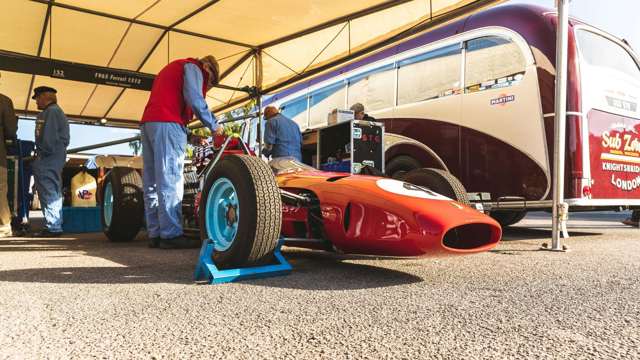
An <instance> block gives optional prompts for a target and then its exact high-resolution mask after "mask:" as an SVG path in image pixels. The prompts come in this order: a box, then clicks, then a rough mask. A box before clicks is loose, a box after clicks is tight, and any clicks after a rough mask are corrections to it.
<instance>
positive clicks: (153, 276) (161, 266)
mask: <svg viewBox="0 0 640 360" xmlns="http://www.w3.org/2000/svg"><path fill="white" fill-rule="evenodd" d="M8 252H13V253H20V252H41V253H42V255H41V258H45V259H46V258H51V259H52V261H51V262H52V265H51V266H50V267H41V268H27V269H16V270H4V271H0V281H9V282H33V283H83V284H132V283H133V284H135V283H174V284H195V282H194V281H193V271H194V269H195V261H196V259H197V257H198V250H197V249H190V250H160V249H149V248H148V247H147V246H146V242H145V241H144V237H143V236H140V237H139V238H138V239H137V241H133V242H130V243H112V242H108V241H106V239H104V237H103V235H102V234H83V235H82V236H74V235H69V236H68V237H64V238H57V239H29V238H13V239H6V240H0V254H2V253H8ZM60 252H63V253H60ZM284 253H285V257H286V258H287V259H288V260H289V261H290V262H291V264H292V265H293V268H294V271H293V273H292V274H291V275H289V276H286V277H280V278H270V279H255V280H249V281H246V282H247V283H250V284H253V285H257V286H273V287H280V288H295V289H303V290H351V289H366V288H378V287H387V286H396V285H402V284H409V283H415V282H419V281H422V279H421V278H419V277H416V276H414V275H411V274H408V273H404V272H401V271H397V270H392V269H387V268H385V267H378V266H372V265H364V264H357V263H353V262H350V261H354V260H362V259H369V260H373V259H375V257H366V256H343V255H338V254H333V253H327V252H318V251H309V250H301V249H296V248H287V249H285V250H284ZM92 257H93V258H100V260H99V261H96V262H95V263H97V264H98V265H96V266H83V265H86V264H87V263H88V264H91V262H92V260H91V258H92ZM74 258H77V260H76V259H74ZM53 259H55V260H53ZM58 260H59V261H63V262H65V263H64V264H67V265H68V264H69V263H68V262H72V263H74V262H76V261H77V263H78V266H75V263H74V264H73V265H71V266H61V267H59V266H56V265H55V262H56V261H58ZM105 260H106V261H105ZM39 261H40V262H42V259H41V260H39ZM45 261H46V260H45ZM99 263H102V264H99ZM100 265H104V266H100Z"/></svg>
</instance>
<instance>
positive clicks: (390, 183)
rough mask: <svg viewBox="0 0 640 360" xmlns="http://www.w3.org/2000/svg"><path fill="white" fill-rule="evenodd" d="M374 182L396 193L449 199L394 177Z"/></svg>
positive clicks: (385, 189)
mask: <svg viewBox="0 0 640 360" xmlns="http://www.w3.org/2000/svg"><path fill="white" fill-rule="evenodd" d="M376 184H377V185H378V187H379V188H381V189H382V190H384V191H387V192H390V193H394V194H398V195H405V196H411V197H415V198H421V199H430V200H451V199H449V198H448V197H446V196H443V195H440V194H438V193H436V192H433V191H431V190H429V189H427V188H424V187H422V186H417V185H413V184H410V183H406V182H404V181H399V180H394V179H380V180H378V181H376Z"/></svg>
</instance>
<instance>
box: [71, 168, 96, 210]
mask: <svg viewBox="0 0 640 360" xmlns="http://www.w3.org/2000/svg"><path fill="white" fill-rule="evenodd" d="M97 188H98V186H97V184H96V179H95V178H94V177H93V176H91V175H90V174H89V173H87V172H86V171H81V172H79V173H78V174H77V175H76V176H74V177H73V178H71V206H73V207H94V206H96V189H97Z"/></svg>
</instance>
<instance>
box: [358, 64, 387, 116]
mask: <svg viewBox="0 0 640 360" xmlns="http://www.w3.org/2000/svg"><path fill="white" fill-rule="evenodd" d="M394 79H395V76H394V73H393V65H387V66H383V67H381V68H378V69H375V70H372V71H369V72H367V73H364V74H360V75H356V76H354V77H352V78H350V79H349V94H348V100H347V105H348V106H351V105H353V104H355V103H358V102H359V103H362V104H363V105H364V108H365V109H366V110H367V111H374V110H380V109H384V108H390V107H392V106H393V82H394Z"/></svg>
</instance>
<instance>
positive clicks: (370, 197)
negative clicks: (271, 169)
mask: <svg viewBox="0 0 640 360" xmlns="http://www.w3.org/2000/svg"><path fill="white" fill-rule="evenodd" d="M276 179H277V182H278V186H280V188H282V189H284V190H287V191H290V192H294V193H304V194H310V193H311V194H313V195H314V196H315V197H316V198H317V200H318V201H319V209H316V210H315V211H316V212H317V213H318V214H316V217H318V218H320V219H321V223H322V227H321V228H322V237H323V238H324V239H325V240H327V241H328V242H329V243H330V245H332V246H333V247H334V248H336V249H338V250H340V251H342V252H345V253H355V254H371V255H387V256H426V255H433V256H438V255H445V254H465V253H475V252H481V251H487V250H490V249H491V248H493V247H495V246H496V244H497V243H498V241H499V240H500V237H501V235H502V229H501V228H500V225H499V224H498V223H497V222H496V221H495V220H493V219H492V218H490V217H489V216H486V215H484V214H483V213H481V212H478V211H477V210H475V209H472V208H470V207H467V206H464V205H461V204H459V203H457V202H455V201H453V200H451V199H448V198H445V197H443V196H441V195H438V194H435V193H432V192H431V191H429V190H427V189H424V188H421V187H417V186H415V185H411V184H408V183H404V182H401V181H397V180H392V179H387V178H380V177H374V176H362V175H348V174H344V173H330V172H322V171H315V170H301V169H298V171H292V172H288V173H285V174H279V175H277V176H276ZM313 211H314V210H313V209H311V208H299V207H294V206H288V205H285V206H284V207H283V224H282V234H283V236H285V238H288V237H290V238H297V239H298V240H300V238H311V237H312V236H313V235H312V229H311V226H310V217H311V216H313V214H311V212H313ZM296 246H302V247H309V248H318V244H317V243H311V242H309V243H305V242H304V241H303V242H296Z"/></svg>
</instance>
